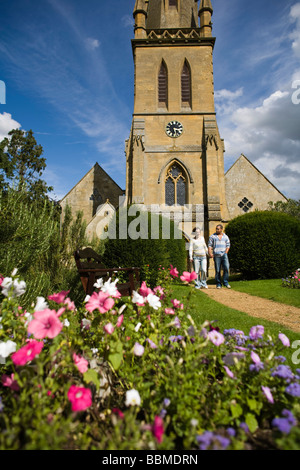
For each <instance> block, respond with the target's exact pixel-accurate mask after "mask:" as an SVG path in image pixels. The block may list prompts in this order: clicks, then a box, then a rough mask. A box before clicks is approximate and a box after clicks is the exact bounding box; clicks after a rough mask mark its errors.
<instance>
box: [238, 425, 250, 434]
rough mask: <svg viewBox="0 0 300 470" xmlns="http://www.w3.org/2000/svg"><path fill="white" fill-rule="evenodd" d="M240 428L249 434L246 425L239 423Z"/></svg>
mask: <svg viewBox="0 0 300 470" xmlns="http://www.w3.org/2000/svg"><path fill="white" fill-rule="evenodd" d="M240 428H241V429H242V430H243V431H245V432H249V428H248V425H247V424H246V423H241V424H240Z"/></svg>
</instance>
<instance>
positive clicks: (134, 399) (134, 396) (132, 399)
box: [125, 388, 141, 406]
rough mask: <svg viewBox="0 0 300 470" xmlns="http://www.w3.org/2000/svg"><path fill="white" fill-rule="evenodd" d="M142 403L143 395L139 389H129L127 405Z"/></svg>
mask: <svg viewBox="0 0 300 470" xmlns="http://www.w3.org/2000/svg"><path fill="white" fill-rule="evenodd" d="M140 404H141V397H140V394H139V392H138V391H137V390H135V389H134V388H133V389H131V390H127V392H126V398H125V405H126V406H139V405H140Z"/></svg>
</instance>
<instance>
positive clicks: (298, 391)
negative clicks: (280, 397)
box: [285, 382, 300, 397]
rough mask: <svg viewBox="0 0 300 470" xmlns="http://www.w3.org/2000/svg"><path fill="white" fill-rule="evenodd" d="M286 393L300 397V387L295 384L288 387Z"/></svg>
mask: <svg viewBox="0 0 300 470" xmlns="http://www.w3.org/2000/svg"><path fill="white" fill-rule="evenodd" d="M285 391H286V393H288V394H289V395H291V396H292V397H300V385H299V384H297V383H295V382H294V383H291V384H290V385H288V386H287V387H286V389H285Z"/></svg>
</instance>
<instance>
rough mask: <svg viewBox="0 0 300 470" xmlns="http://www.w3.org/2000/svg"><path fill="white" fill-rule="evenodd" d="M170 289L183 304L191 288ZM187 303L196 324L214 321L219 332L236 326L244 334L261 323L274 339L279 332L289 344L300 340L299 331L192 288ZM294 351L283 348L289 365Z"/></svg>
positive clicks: (291, 364) (175, 286) (174, 287)
mask: <svg viewBox="0 0 300 470" xmlns="http://www.w3.org/2000/svg"><path fill="white" fill-rule="evenodd" d="M251 282H252V281H251ZM254 282H255V281H254ZM172 289H173V298H177V299H178V300H181V301H182V302H183V303H184V305H186V302H187V301H188V300H187V297H188V295H189V292H190V289H191V288H190V287H188V286H183V285H173V288H172ZM247 292H248V291H247ZM188 305H189V311H188V313H190V315H191V316H192V318H193V319H194V321H195V323H196V324H197V325H201V324H202V323H204V321H205V320H208V321H211V322H212V321H214V322H215V323H214V326H218V327H219V328H220V332H223V330H224V329H229V328H236V329H238V330H242V331H244V333H245V334H246V335H248V334H249V331H250V328H251V327H252V326H255V325H263V326H264V327H265V333H266V334H269V335H271V336H272V337H273V338H274V339H276V338H277V337H278V333H280V332H281V333H284V334H285V335H286V336H287V337H288V338H289V340H290V343H291V344H292V343H293V341H295V340H300V333H296V332H294V331H291V330H289V329H288V328H286V327H284V326H281V325H279V324H278V323H274V322H270V321H268V320H264V319H263V318H261V319H260V318H254V317H251V316H250V315H247V314H246V313H244V312H240V311H238V310H234V309H231V308H229V307H226V306H225V305H222V304H220V303H218V302H215V301H214V300H212V299H211V298H210V297H208V296H207V295H206V294H204V293H203V292H201V291H199V290H195V289H193V288H192V295H191V297H190V300H189V304H188ZM295 351H296V349H292V348H291V347H290V348H286V349H285V350H284V355H285V357H286V358H287V363H288V364H289V365H290V366H291V367H295V365H294V364H293V363H292V360H291V356H292V354H293V353H294V352H295ZM287 363H286V364H287ZM297 367H298V368H300V366H299V365H297Z"/></svg>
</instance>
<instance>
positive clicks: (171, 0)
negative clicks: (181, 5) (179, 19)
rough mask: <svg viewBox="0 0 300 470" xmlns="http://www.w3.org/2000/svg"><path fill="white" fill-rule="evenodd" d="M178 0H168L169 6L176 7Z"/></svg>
mask: <svg viewBox="0 0 300 470" xmlns="http://www.w3.org/2000/svg"><path fill="white" fill-rule="evenodd" d="M177 3H178V0H169V7H176V8H177Z"/></svg>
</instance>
